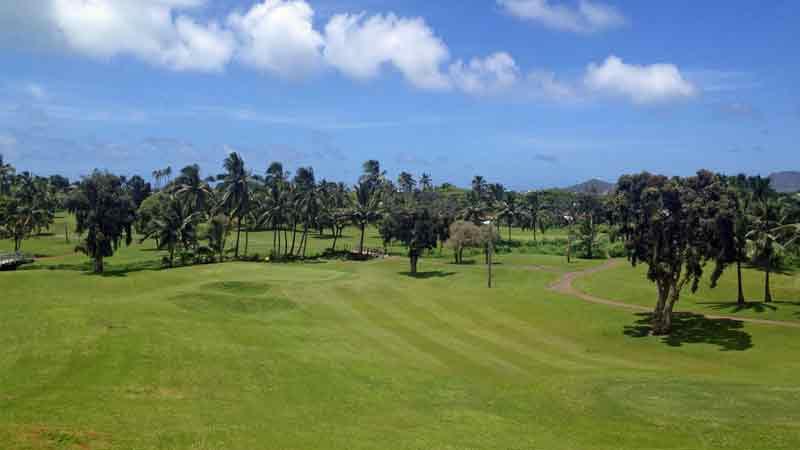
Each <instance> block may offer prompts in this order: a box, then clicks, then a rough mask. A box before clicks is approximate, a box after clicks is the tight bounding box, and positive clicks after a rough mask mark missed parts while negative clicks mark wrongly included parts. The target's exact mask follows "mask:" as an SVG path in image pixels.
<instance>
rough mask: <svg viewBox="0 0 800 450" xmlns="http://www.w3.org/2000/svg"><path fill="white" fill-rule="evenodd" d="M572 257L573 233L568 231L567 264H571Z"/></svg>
mask: <svg viewBox="0 0 800 450" xmlns="http://www.w3.org/2000/svg"><path fill="white" fill-rule="evenodd" d="M571 257H572V232H571V231H567V264H569V263H570V262H572V261H571Z"/></svg>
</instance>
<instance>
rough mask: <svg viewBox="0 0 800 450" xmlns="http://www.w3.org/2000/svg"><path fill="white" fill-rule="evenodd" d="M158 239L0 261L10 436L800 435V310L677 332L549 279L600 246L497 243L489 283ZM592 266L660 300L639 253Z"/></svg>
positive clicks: (254, 439) (317, 444)
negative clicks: (207, 255) (634, 264)
mask: <svg viewBox="0 0 800 450" xmlns="http://www.w3.org/2000/svg"><path fill="white" fill-rule="evenodd" d="M345 234H346V235H349V236H351V237H352V239H356V238H357V236H356V233H355V232H354V231H351V230H349V229H348V231H347V232H346V233H345ZM352 239H350V238H348V239H347V241H348V242H351V243H352V242H353V241H352ZM370 239H371V241H370V242H371V243H370V245H373V244H374V245H379V242H378V241H377V240H376V237H375V235H374V233H370ZM313 242H315V240H313V239H312V240H311V241H310V244H311V243H313ZM319 242H320V244H319V245H320V246H319V247H314V248H320V249H322V248H324V244H322V242H324V241H323V240H319ZM3 245H4V246H5V245H7V242H3ZM269 245H271V236H269V234H268V233H253V234H251V236H250V249H251V253H252V252H266V251H267V250H268V247H267V246H269ZM351 245H352V244H351ZM72 246H74V243H73V244H72ZM151 247H152V245H151V244H150V243H145V244H143V245H134V246H132V247H130V248H124V249H122V250H121V251H120V252H119V253H118V254H117V255H116V256H114V257H112V258H109V259H108V274H107V275H105V276H95V275H89V274H87V273H85V272H84V269H85V268H88V265H87V264H86V263H87V261H86V258H85V257H84V256H82V255H76V254H73V253H72V248H71V246H70V245H68V244H66V243H65V242H63V235H62V236H44V237H39V238H36V239H33V240H30V241H26V242H25V249H27V250H28V251H31V252H36V253H40V254H45V255H50V256H52V257H51V258H45V259H42V260H40V261H39V262H37V263H36V264H34V265H33V266H29V267H27V268H25V270H20V271H17V272H6V273H0V291H1V292H2V295H0V318H2V327H0V347H2V348H3V352H0V443H2V445H0V448H3V449H9V450H19V449H82V448H91V449H226V450H227V449H242V450H251V449H261V448H270V449H273V448H274V449H326V448H330V449H344V448H347V449H376V448H380V449H393V448H397V449H543V450H551V449H556V450H557V449H571V450H587V449H637V450H638V449H682V450H688V449H763V450H775V449H796V448H798V447H800V407H799V406H798V405H800V381H798V377H797V374H798V373H800V359H798V358H796V355H798V354H800V339H798V338H800V330H795V329H783V328H778V327H769V326H760V325H752V324H740V323H736V322H730V321H702V320H699V321H697V322H696V323H695V324H694V327H695V328H694V329H693V331H692V332H691V333H686V334H681V335H680V336H684V337H678V338H676V339H673V340H671V341H668V342H666V341H664V340H662V339H661V338H657V337H636V336H635V333H631V332H630V327H631V326H635V325H636V322H637V321H639V320H641V317H638V316H636V315H634V314H632V313H631V312H628V311H620V310H617V309H614V308H609V307H607V306H603V305H593V304H588V303H585V302H581V301H579V300H577V299H573V298H570V297H569V296H564V295H561V294H557V293H554V292H551V291H549V290H547V289H546V287H547V286H548V285H549V284H551V283H552V282H554V281H555V280H556V279H557V278H558V277H559V276H560V274H563V273H566V272H568V271H575V270H582V269H586V268H589V267H593V266H596V265H598V264H600V263H601V261H584V260H579V261H577V262H575V263H573V264H571V265H569V266H568V265H567V264H566V263H565V262H564V258H563V257H557V256H544V255H530V254H519V253H513V254H507V255H499V256H498V261H497V262H498V264H497V265H496V266H495V273H496V286H497V287H496V288H495V289H492V290H488V289H487V288H486V287H485V283H486V270H485V267H484V266H483V265H482V264H481V262H482V260H481V256H480V255H476V256H474V257H473V258H470V259H472V260H474V263H473V264H470V265H463V266H456V265H453V264H450V260H449V257H447V255H446V254H445V256H444V257H442V258H423V260H422V262H421V265H420V271H421V272H422V273H421V274H420V276H418V277H416V278H412V277H409V276H407V275H406V272H407V271H408V263H407V259H405V258H402V257H391V258H387V259H381V260H375V261H371V262H366V263H356V262H324V261H319V262H313V263H305V264H303V263H295V264H285V265H284V264H266V263H225V264H217V265H205V266H194V267H187V268H179V269H173V270H159V264H158V262H159V259H160V257H161V253H160V252H155V251H152V250H151ZM309 248H311V245H310V246H309ZM400 250H401V249H399V248H398V249H396V251H397V253H400ZM751 278H752V281H750V280H751ZM757 280H758V274H757V273H750V272H748V291H749V292H751V293H753V294H754V293H756V292H758V291H757V288H758V286H759V285H758V283H757V282H756V281H757ZM581 283H582V286H583V287H584V288H587V289H590V288H591V289H596V290H598V291H601V290H602V292H608V293H609V295H612V294H613V296H612V298H617V297H618V296H624V295H630V296H631V297H624V298H622V297H620V299H622V300H629V299H630V300H631V301H634V300H633V298H634V297H635V298H636V299H639V298H641V300H636V301H642V302H643V304H649V303H648V302H649V301H650V300H651V299H652V291H653V289H652V286H650V285H649V284H648V283H647V282H646V281H644V279H643V277H641V273H639V272H638V271H633V270H631V269H628V268H625V267H620V268H618V269H614V270H611V271H608V272H601V273H598V274H597V275H595V276H594V277H592V278H590V279H588V280H586V281H582V282H581ZM728 284H729V280H728V279H727V278H726V280H725V281H724V283H723V287H722V289H720V290H719V291H713V295H720V296H721V297H719V298H720V299H724V298H725V297H724V292H726V290H728V289H729V286H728ZM791 286H794V289H797V287H798V278H797V277H793V276H789V275H785V276H781V277H776V280H775V293H776V297H777V298H778V299H779V300H784V299H790V298H791V296H790V294H788V293H789V292H792V291H790V290H789V291H783V290H782V289H784V287H785V288H786V289H790V288H791ZM706 292H708V291H705V290H704V291H701V295H702V294H704V293H706ZM794 292H797V291H794ZM636 293H641V297H638V296H637V295H638V294H636ZM696 298H701V297H696ZM795 298H796V297H795ZM684 301H685V303H683V305H684V306H686V305H689V304H692V305H693V306H694V304H695V302H694V299H690V297H687V298H686V299H684ZM690 302H691V303H690ZM776 306H779V310H778V311H776V312H771V313H769V314H770V317H777V318H790V315H791V314H790V313H791V310H790V308H789V307H788V306H785V305H783V304H780V303H779V304H777V305H776ZM710 311H714V312H718V310H716V309H710ZM725 312H726V313H728V312H729V311H725ZM750 314H754V313H753V312H752V311H750ZM779 314H780V315H779ZM758 317H762V316H761V315H758ZM626 330H628V331H629V332H628V333H627V334H626ZM765 368H769V369H768V370H765Z"/></svg>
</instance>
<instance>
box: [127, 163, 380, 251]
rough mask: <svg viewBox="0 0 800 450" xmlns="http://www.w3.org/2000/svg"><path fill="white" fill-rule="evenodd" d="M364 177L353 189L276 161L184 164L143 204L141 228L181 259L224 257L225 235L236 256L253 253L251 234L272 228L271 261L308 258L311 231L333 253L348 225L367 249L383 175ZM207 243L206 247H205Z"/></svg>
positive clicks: (160, 245)
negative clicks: (326, 236)
mask: <svg viewBox="0 0 800 450" xmlns="http://www.w3.org/2000/svg"><path fill="white" fill-rule="evenodd" d="M369 164H370V170H373V167H377V170H378V175H377V176H374V175H371V174H370V175H365V176H364V177H362V179H361V180H360V181H359V183H358V185H356V187H355V189H354V190H353V191H350V189H349V188H348V187H347V186H346V185H345V184H343V183H332V182H328V181H325V180H322V181H320V182H317V180H316V178H315V175H314V170H313V168H311V167H301V168H299V169H297V171H296V172H295V175H294V176H293V177H292V175H291V174H290V173H288V172H286V171H284V169H283V165H282V164H281V163H278V162H274V163H272V164H270V166H269V168H268V169H267V171H266V172H265V174H264V175H263V176H261V175H255V174H253V173H252V172H251V171H250V170H248V169H247V167H246V166H245V162H244V160H243V159H242V157H241V156H240V155H239V154H238V153H231V154H230V155H229V156H228V157H227V158H226V159H225V161H224V163H223V167H224V169H225V171H224V173H223V174H220V175H217V176H212V177H207V178H203V177H202V176H201V175H200V169H199V167H198V166H197V165H192V166H187V167H185V168H183V169H182V170H181V171H180V173H179V174H178V176H177V177H176V178H175V179H174V180H172V181H171V182H170V183H168V184H167V185H166V186H164V188H163V189H161V190H160V191H158V192H157V193H156V194H154V195H153V196H151V197H150V198H148V199H147V200H145V201H144V202H142V205H141V206H140V208H139V212H138V214H137V215H138V220H137V228H138V231H139V232H140V233H141V235H142V240H145V239H151V238H152V239H153V240H155V241H156V245H157V246H158V247H159V248H161V249H164V250H167V251H169V257H168V259H169V263H170V264H173V263H174V258H175V255H176V254H177V255H180V256H181V257H182V259H183V260H187V259H192V258H193V259H198V258H199V259H208V258H209V256H213V257H214V258H215V259H224V258H225V257H226V249H227V247H228V246H227V243H226V241H227V239H228V236H229V235H230V234H233V235H234V238H233V239H234V242H233V245H232V253H233V257H234V258H242V257H247V256H248V245H249V233H250V232H251V231H255V230H270V231H272V236H273V249H272V254H271V255H270V257H271V258H274V259H291V258H298V257H299V258H302V257H305V256H306V255H307V253H308V241H309V236H310V234H311V233H312V232H316V233H320V234H322V233H324V232H325V230H330V231H331V235H332V236H333V241H332V247H331V250H332V251H336V244H337V241H338V239H339V238H341V236H342V232H343V230H344V228H345V227H346V226H347V225H348V224H356V225H357V226H359V228H360V230H361V233H362V237H361V246H360V248H362V249H363V242H364V234H365V232H366V228H367V226H369V225H371V224H373V223H375V221H377V220H378V218H379V217H380V213H379V211H380V209H381V208H382V205H381V201H380V199H381V196H380V195H379V194H380V193H381V191H380V190H381V188H382V187H383V186H384V183H383V176H382V174H381V173H380V169H379V167H380V166H379V164H377V162H369ZM201 241H206V243H205V244H206V245H200V242H201Z"/></svg>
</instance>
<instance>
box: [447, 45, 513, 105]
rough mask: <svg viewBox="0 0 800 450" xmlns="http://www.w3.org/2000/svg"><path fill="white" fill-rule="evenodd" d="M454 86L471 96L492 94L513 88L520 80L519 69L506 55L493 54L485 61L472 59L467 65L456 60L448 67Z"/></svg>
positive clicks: (501, 53)
mask: <svg viewBox="0 0 800 450" xmlns="http://www.w3.org/2000/svg"><path fill="white" fill-rule="evenodd" d="M450 77H451V78H452V80H453V83H454V84H455V86H457V87H458V88H459V89H461V90H463V91H464V92H466V93H469V94H473V95H486V94H494V93H498V92H502V91H505V90H508V89H509V88H511V87H513V86H514V85H515V84H516V83H517V82H518V81H519V78H520V71H519V67H517V63H516V62H515V61H514V58H512V57H511V55H509V54H508V53H505V52H498V53H494V54H492V55H490V56H488V57H486V58H485V59H480V58H473V59H472V60H471V61H470V62H469V63H468V64H465V63H464V62H463V61H461V60H458V61H456V62H454V63H453V64H451V65H450Z"/></svg>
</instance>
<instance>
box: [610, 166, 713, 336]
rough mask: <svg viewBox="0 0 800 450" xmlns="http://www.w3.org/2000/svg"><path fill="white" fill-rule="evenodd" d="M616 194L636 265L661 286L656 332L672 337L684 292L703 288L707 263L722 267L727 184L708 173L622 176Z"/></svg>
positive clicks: (628, 247)
mask: <svg viewBox="0 0 800 450" xmlns="http://www.w3.org/2000/svg"><path fill="white" fill-rule="evenodd" d="M616 195H617V201H616V202H615V204H616V207H617V223H618V224H619V226H620V233H621V235H622V236H623V237H624V239H625V247H626V250H627V253H628V258H629V260H630V261H631V263H632V264H633V265H637V264H640V263H644V264H646V265H647V267H648V270H647V277H648V279H650V280H651V281H652V282H654V283H655V284H656V286H657V292H658V298H657V302H656V306H655V308H654V310H653V319H652V320H653V327H652V328H653V333H654V334H656V335H663V334H669V333H670V331H671V327H672V311H673V308H674V306H675V304H676V303H677V302H678V300H679V299H680V295H681V292H682V291H683V289H684V288H685V287H687V286H690V287H691V289H692V290H693V291H694V290H697V288H698V285H699V280H700V278H701V277H702V275H703V267H704V265H705V264H706V262H707V261H709V260H715V261H717V263H718V265H719V264H721V262H720V261H718V260H717V258H718V257H719V253H720V252H719V250H720V247H721V244H720V237H719V232H718V227H717V222H716V220H717V216H718V214H719V211H720V209H721V202H723V201H724V195H725V194H724V187H723V183H721V181H720V178H719V177H718V176H716V175H714V174H712V173H710V172H705V171H701V172H698V174H697V176H695V177H690V178H686V179H679V178H667V177H664V176H659V175H651V174H649V173H641V174H638V175H626V176H623V177H621V178H620V180H619V183H618V190H617V194H616ZM720 275H721V270H715V271H714V276H716V277H719V276H720Z"/></svg>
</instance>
